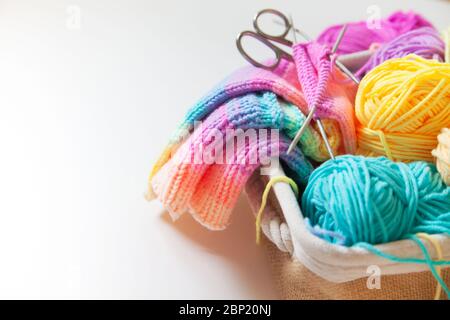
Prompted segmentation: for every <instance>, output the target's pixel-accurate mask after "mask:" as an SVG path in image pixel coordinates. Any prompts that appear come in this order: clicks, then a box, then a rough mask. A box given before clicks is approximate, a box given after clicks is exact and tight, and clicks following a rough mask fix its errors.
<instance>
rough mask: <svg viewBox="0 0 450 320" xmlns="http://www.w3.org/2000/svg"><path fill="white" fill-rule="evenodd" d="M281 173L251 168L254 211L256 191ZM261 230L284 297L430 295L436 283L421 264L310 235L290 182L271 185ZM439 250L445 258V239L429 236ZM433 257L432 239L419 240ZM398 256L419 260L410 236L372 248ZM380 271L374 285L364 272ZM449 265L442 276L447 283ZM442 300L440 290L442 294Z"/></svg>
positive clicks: (448, 248) (449, 250)
mask: <svg viewBox="0 0 450 320" xmlns="http://www.w3.org/2000/svg"><path fill="white" fill-rule="evenodd" d="M280 175H284V172H283V170H282V169H281V168H278V169H275V170H273V171H272V173H271V175H270V176H269V177H267V176H261V175H260V173H259V172H256V173H255V174H254V175H253V176H252V177H251V178H250V180H249V181H248V183H247V185H246V190H245V191H246V195H247V198H248V200H249V203H250V206H251V208H252V210H253V212H254V213H255V214H256V212H257V211H258V209H259V207H260V204H261V194H262V192H263V190H264V187H265V185H266V183H267V180H268V179H269V178H270V177H271V176H280ZM263 214H264V216H263V219H262V223H261V229H262V231H263V233H264V235H265V236H266V238H267V239H268V240H265V241H264V246H265V247H266V250H267V253H268V259H269V262H270V264H271V267H272V271H273V276H274V278H275V279H276V282H277V286H278V289H279V293H280V297H281V298H283V299H355V300H357V299H433V298H434V295H435V291H436V286H437V281H436V280H435V279H434V277H433V276H432V274H431V272H429V269H428V266H427V265H424V264H405V263H396V262H392V261H390V260H387V259H384V258H382V257H379V256H377V255H374V254H372V253H370V252H368V251H366V250H364V249H361V248H347V247H343V246H338V245H333V244H330V243H328V242H326V241H324V240H322V239H320V238H318V237H316V236H314V235H312V234H311V233H310V232H309V231H308V230H307V229H306V227H305V225H304V223H303V216H302V213H301V210H300V207H299V205H298V202H297V200H296V198H295V195H294V193H293V192H292V190H291V188H290V186H289V185H287V184H285V183H277V184H275V185H274V186H273V189H272V191H271V194H270V196H269V200H268V204H267V207H266V209H265V210H264V213H263ZM433 238H435V239H436V240H437V241H438V242H439V243H440V246H441V248H442V253H443V259H446V260H449V259H450V240H449V238H448V237H447V236H444V235H434V236H433ZM424 244H425V246H426V247H427V249H428V252H429V254H430V256H431V257H432V259H436V258H437V253H436V252H435V248H434V246H433V245H432V244H431V243H428V242H424ZM376 247H377V248H378V249H379V250H381V251H383V252H385V253H390V254H393V255H395V256H399V257H416V258H423V254H422V252H421V251H420V249H419V248H418V246H417V245H416V244H415V243H414V242H413V241H410V240H401V241H395V242H392V243H388V244H382V245H377V246H376ZM373 266H375V267H376V268H378V270H379V272H380V273H379V275H380V276H379V278H378V284H379V285H377V286H373V285H370V283H369V284H368V282H370V281H372V280H373V279H371V277H370V276H371V275H373V274H372V273H370V272H369V271H370V270H372V269H370V268H371V267H373ZM449 271H450V269H448V268H447V269H444V270H443V272H442V277H443V279H444V281H445V283H449V282H450V272H449ZM441 298H445V293H442V294H441Z"/></svg>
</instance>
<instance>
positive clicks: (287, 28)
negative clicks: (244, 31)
mask: <svg viewBox="0 0 450 320" xmlns="http://www.w3.org/2000/svg"><path fill="white" fill-rule="evenodd" d="M264 15H270V16H276V17H279V18H281V20H282V21H283V22H282V24H284V31H283V32H282V33H281V34H278V35H274V34H269V33H266V32H264V29H263V28H261V27H260V26H259V20H260V18H261V17H262V16H264ZM272 20H273V19H272ZM280 24H281V22H280ZM253 28H255V31H256V32H257V33H259V34H260V35H262V36H263V37H265V38H266V39H269V40H272V41H276V42H278V43H281V44H283V45H285V46H288V47H291V46H292V42H291V41H289V40H288V39H287V35H288V34H289V31H290V30H291V28H292V25H291V23H290V21H289V19H288V18H287V17H286V16H285V15H284V14H283V13H281V12H280V11H278V10H275V9H264V10H261V11H259V12H258V13H256V15H255V16H254V17H253Z"/></svg>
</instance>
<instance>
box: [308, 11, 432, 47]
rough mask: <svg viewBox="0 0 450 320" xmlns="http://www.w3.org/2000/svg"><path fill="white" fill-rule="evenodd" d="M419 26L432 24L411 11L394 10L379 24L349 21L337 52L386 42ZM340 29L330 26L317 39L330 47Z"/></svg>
mask: <svg viewBox="0 0 450 320" xmlns="http://www.w3.org/2000/svg"><path fill="white" fill-rule="evenodd" d="M378 27H379V28H378ZM420 27H432V25H431V23H430V22H429V21H427V20H426V19H425V18H423V17H422V16H421V15H419V14H416V13H414V12H412V11H410V12H406V13H405V12H401V11H397V12H394V13H393V14H391V15H390V16H389V17H388V18H387V19H382V20H380V21H379V26H378V25H377V24H376V22H375V23H374V24H373V25H370V24H369V26H368V23H367V21H360V22H353V23H349V24H348V29H347V32H346V33H345V36H344V38H343V39H342V41H341V44H340V45H339V49H338V51H337V53H338V54H346V53H353V52H356V51H361V50H367V49H369V47H370V45H371V44H373V43H380V44H383V43H386V42H388V41H390V40H392V39H394V38H395V37H397V36H399V35H401V34H403V33H405V32H408V31H410V30H414V29H417V28H420ZM341 29H342V25H335V26H331V27H329V28H327V29H326V30H325V31H323V32H322V33H321V34H320V35H319V37H318V38H317V41H318V42H319V43H322V44H326V45H328V46H329V47H331V46H333V44H334V42H335V41H336V38H337V36H338V34H339V32H340V30H341Z"/></svg>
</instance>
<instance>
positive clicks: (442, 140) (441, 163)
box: [432, 106, 450, 186]
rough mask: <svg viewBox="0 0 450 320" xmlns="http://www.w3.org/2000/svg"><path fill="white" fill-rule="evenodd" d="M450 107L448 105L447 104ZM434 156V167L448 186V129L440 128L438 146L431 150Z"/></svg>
mask: <svg viewBox="0 0 450 320" xmlns="http://www.w3.org/2000/svg"><path fill="white" fill-rule="evenodd" d="M449 107H450V106H449ZM432 154H433V156H435V157H436V168H437V169H438V171H439V173H440V174H441V177H442V180H444V182H445V183H446V184H447V185H448V186H450V130H449V129H447V128H445V129H442V132H441V134H440V135H438V146H437V148H436V149H434V150H433V152H432Z"/></svg>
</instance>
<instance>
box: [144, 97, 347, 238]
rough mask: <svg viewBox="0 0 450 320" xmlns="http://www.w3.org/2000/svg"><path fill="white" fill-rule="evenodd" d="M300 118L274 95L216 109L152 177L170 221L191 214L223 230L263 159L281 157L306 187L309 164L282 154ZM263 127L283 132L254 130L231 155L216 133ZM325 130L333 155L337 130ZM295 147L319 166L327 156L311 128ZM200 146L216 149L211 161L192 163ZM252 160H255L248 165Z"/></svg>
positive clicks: (294, 155)
mask: <svg viewBox="0 0 450 320" xmlns="http://www.w3.org/2000/svg"><path fill="white" fill-rule="evenodd" d="M304 119H305V117H304V115H303V114H302V113H301V112H300V110H298V108H297V107H296V106H294V105H292V104H290V103H285V102H279V101H278V98H277V96H276V95H275V94H274V93H272V92H262V93H258V94H248V95H244V96H242V97H238V98H234V99H231V100H230V101H229V102H227V103H225V104H223V105H222V106H220V107H219V108H217V109H216V110H214V111H213V112H212V113H211V114H210V115H209V116H208V117H207V118H206V119H205V121H204V122H203V123H202V125H201V126H200V127H197V128H196V129H195V131H194V132H193V133H192V134H191V135H190V136H189V138H188V139H187V140H186V141H185V142H184V143H183V144H182V145H181V146H180V147H179V148H178V149H177V151H176V153H175V155H174V156H173V157H172V158H171V159H170V160H169V161H168V162H167V163H165V164H164V165H163V166H162V168H161V170H159V171H158V172H157V173H156V175H155V176H154V177H153V179H152V180H151V183H150V187H151V188H152V192H153V194H155V195H156V197H157V198H158V199H159V200H160V201H161V202H162V204H163V205H164V206H165V208H167V210H168V211H169V212H170V214H171V216H172V218H174V219H175V218H177V217H179V216H180V215H181V214H183V213H185V212H191V213H192V215H193V216H194V217H195V218H196V219H197V220H198V221H199V222H200V223H201V224H203V225H205V226H206V227H208V228H210V229H214V230H220V229H224V228H225V227H226V226H227V224H228V222H229V218H230V215H231V212H232V208H233V206H234V205H235V203H236V201H237V199H238V196H239V194H240V193H241V190H242V189H243V187H244V185H245V183H246V181H247V179H248V178H249V177H250V175H251V174H252V173H253V172H254V171H255V170H256V169H258V168H259V167H260V166H261V165H262V164H263V163H264V159H263V158H262V157H260V155H261V154H267V157H277V156H280V157H281V160H282V161H283V162H284V163H285V164H286V165H287V166H288V167H289V168H290V169H292V170H291V171H292V172H293V173H294V175H295V176H294V177H293V178H294V180H295V181H296V182H297V183H298V184H299V185H302V186H305V185H306V182H307V180H308V177H309V175H310V173H311V172H312V170H313V167H312V165H311V164H310V163H309V161H308V160H306V158H305V157H304V155H303V153H302V152H301V151H300V149H298V148H297V149H296V150H295V152H294V153H292V154H291V155H289V156H288V155H286V153H285V152H286V151H287V148H288V146H289V143H290V140H289V139H288V138H292V137H293V136H294V135H295V133H296V132H297V130H298V129H299V128H300V126H301V125H302V123H303V121H304ZM262 128H272V129H279V130H281V133H280V135H279V136H278V135H273V134H270V136H269V137H268V138H267V139H265V138H262V137H261V136H260V135H261V133H260V132H259V131H256V137H257V139H256V140H254V141H249V142H248V143H245V144H241V145H238V146H237V149H236V150H235V152H233V153H232V154H226V153H225V151H224V147H225V145H226V143H228V142H229V141H223V140H218V139H216V137H217V133H221V134H222V135H224V136H225V134H226V131H227V130H229V129H262ZM328 128H329V129H331V130H330V131H329V134H330V137H331V139H334V140H332V141H331V142H332V145H333V146H335V150H334V151H337V148H338V147H339V146H340V144H341V140H340V135H339V134H338V131H339V129H338V127H337V125H335V124H333V123H332V124H329V125H328ZM299 145H300V147H301V148H303V149H304V152H305V154H307V155H308V156H309V157H311V158H312V159H314V160H317V161H323V160H324V159H326V157H327V153H326V149H325V146H324V145H323V141H322V140H321V138H320V135H319V134H318V133H317V132H316V131H315V130H314V129H313V128H311V127H309V128H308V129H307V130H306V131H305V134H304V135H303V136H302V139H301V140H300V143H299ZM198 147H200V148H201V149H202V150H203V151H204V150H207V149H209V150H214V154H213V156H212V158H213V159H212V160H213V161H207V160H205V159H195V157H196V148H198ZM221 151H223V152H221ZM252 158H254V159H256V161H254V162H251V161H250V160H251V159H252ZM219 159H220V161H219ZM198 160H199V161H198ZM210 160H211V159H210ZM266 160H267V159H266Z"/></svg>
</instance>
